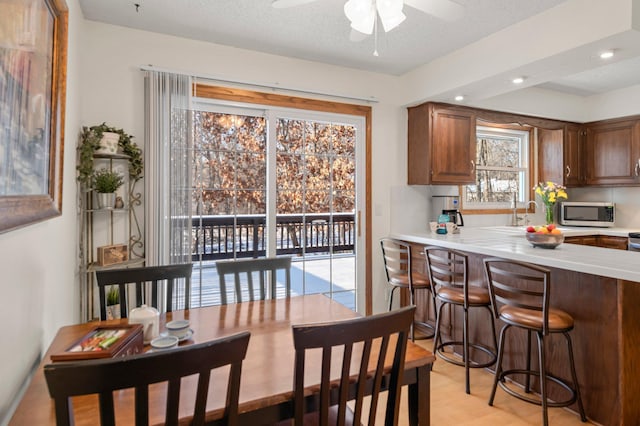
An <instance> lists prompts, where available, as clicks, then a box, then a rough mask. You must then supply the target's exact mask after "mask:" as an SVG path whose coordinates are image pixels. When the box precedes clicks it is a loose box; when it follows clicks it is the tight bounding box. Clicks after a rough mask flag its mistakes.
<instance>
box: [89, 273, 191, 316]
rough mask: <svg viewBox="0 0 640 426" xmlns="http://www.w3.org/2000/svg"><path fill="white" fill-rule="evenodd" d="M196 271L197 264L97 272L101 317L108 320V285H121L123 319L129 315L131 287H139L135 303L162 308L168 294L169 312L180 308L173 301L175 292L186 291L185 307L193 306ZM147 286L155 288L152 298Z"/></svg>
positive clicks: (167, 307)
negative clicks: (148, 294) (180, 287)
mask: <svg viewBox="0 0 640 426" xmlns="http://www.w3.org/2000/svg"><path fill="white" fill-rule="evenodd" d="M192 272H193V265H192V264H191V263H185V264H175V265H163V266H142V267H138V268H121V269H105V270H100V271H96V282H97V285H98V290H99V297H100V319H101V320H106V319H107V300H106V294H107V290H108V289H107V288H108V287H110V286H112V285H117V286H118V292H119V297H120V316H121V318H127V317H128V315H129V300H128V295H129V292H128V291H127V290H128V288H130V287H131V286H134V287H135V297H136V301H135V306H140V305H143V304H146V305H149V306H153V307H154V308H156V309H159V306H160V299H161V296H162V295H166V312H172V311H173V309H175V308H177V307H174V303H173V302H174V300H173V299H174V294H176V295H177V294H180V293H182V294H184V303H183V306H182V308H183V309H189V307H190V306H191V304H190V299H191V274H192ZM163 284H164V285H163ZM179 285H181V286H182V290H183V291H180V292H179V291H178V290H177V287H178V286H179ZM147 286H150V287H151V300H148V298H147V297H146V294H147V290H148V287H147Z"/></svg>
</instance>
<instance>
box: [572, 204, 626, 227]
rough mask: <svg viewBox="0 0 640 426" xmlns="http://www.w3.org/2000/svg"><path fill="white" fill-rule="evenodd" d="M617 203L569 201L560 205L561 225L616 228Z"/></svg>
mask: <svg viewBox="0 0 640 426" xmlns="http://www.w3.org/2000/svg"><path fill="white" fill-rule="evenodd" d="M615 222H616V205H615V203H596V202H588V201H587V202H582V201H567V202H564V203H560V224H561V225H570V226H571V225H573V226H597V227H609V226H614V225H615Z"/></svg>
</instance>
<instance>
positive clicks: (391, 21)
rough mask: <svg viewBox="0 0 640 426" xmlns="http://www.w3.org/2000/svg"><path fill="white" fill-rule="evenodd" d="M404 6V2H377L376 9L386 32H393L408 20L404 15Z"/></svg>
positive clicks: (384, 0) (389, 0)
mask: <svg viewBox="0 0 640 426" xmlns="http://www.w3.org/2000/svg"><path fill="white" fill-rule="evenodd" d="M403 4H404V2H403V0H376V8H377V10H378V15H380V20H381V21H382V27H383V28H384V31H385V32H389V31H391V30H392V29H394V28H395V27H397V26H398V25H400V24H401V23H402V21H404V20H405V19H407V17H406V16H405V14H404V13H402V6H403Z"/></svg>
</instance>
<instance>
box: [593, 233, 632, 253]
mask: <svg viewBox="0 0 640 426" xmlns="http://www.w3.org/2000/svg"><path fill="white" fill-rule="evenodd" d="M628 243H629V239H628V238H627V237H613V236H609V235H598V247H604V248H610V249H616V250H627V248H628Z"/></svg>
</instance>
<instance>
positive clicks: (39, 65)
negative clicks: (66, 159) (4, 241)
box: [0, 0, 68, 232]
mask: <svg viewBox="0 0 640 426" xmlns="http://www.w3.org/2000/svg"><path fill="white" fill-rule="evenodd" d="M67 29H68V8H67V4H66V3H65V1H64V0H14V1H11V2H9V3H8V4H7V3H5V4H3V6H2V14H0V133H1V134H2V137H0V232H6V231H8V230H11V229H15V228H18V227H22V226H25V225H28V224H30V223H35V222H40V221H43V220H46V219H49V218H51V217H55V216H58V215H60V214H61V213H62V173H63V152H64V118H65V99H66V71H67V70H66V68H67Z"/></svg>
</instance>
